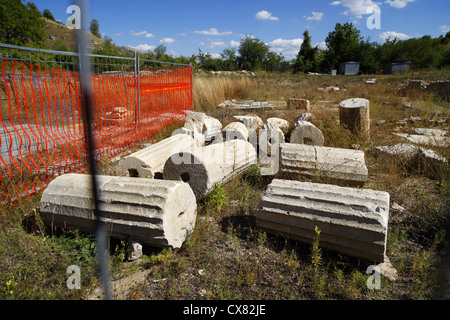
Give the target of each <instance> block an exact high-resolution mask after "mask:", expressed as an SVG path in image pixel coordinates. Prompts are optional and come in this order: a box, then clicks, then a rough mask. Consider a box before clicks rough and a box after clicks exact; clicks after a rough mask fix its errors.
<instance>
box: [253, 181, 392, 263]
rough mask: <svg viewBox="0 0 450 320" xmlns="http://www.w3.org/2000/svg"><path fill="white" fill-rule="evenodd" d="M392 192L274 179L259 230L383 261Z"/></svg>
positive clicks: (259, 215) (261, 204) (260, 215)
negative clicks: (317, 241) (390, 193)
mask: <svg viewBox="0 0 450 320" xmlns="http://www.w3.org/2000/svg"><path fill="white" fill-rule="evenodd" d="M388 219H389V193H387V192H384V191H374V190H369V189H355V188H348V187H338V186H334V185H326V184H318V183H311V182H300V181H290V180H280V179H274V180H273V181H272V183H271V184H270V185H269V186H268V187H267V190H266V193H265V195H264V196H263V197H262V199H261V201H260V202H259V204H258V207H257V210H256V225H257V226H258V227H260V228H262V229H263V230H266V231H267V232H269V233H272V234H279V235H282V236H285V237H286V238H289V239H293V240H298V241H302V242H306V243H312V241H313V240H314V236H315V232H314V230H315V227H317V228H318V229H319V230H320V238H319V246H321V247H323V248H328V249H331V250H335V251H338V252H342V253H344V254H347V255H350V256H354V257H358V258H361V259H364V260H367V261H371V262H372V261H376V262H384V261H385V258H386V239H387V231H388Z"/></svg>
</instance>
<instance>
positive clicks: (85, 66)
mask: <svg viewBox="0 0 450 320" xmlns="http://www.w3.org/2000/svg"><path fill="white" fill-rule="evenodd" d="M77 3H78V6H79V7H80V10H81V25H82V27H81V29H79V30H77V38H78V41H79V43H78V44H79V47H78V48H79V52H78V56H79V59H80V74H81V85H82V89H83V90H82V92H83V97H82V98H83V102H84V120H85V125H86V126H87V127H86V129H85V134H86V140H87V144H88V153H89V154H88V159H89V163H88V165H89V169H90V170H89V171H90V173H91V176H92V196H93V198H94V215H95V238H96V243H97V249H98V252H97V256H98V260H99V269H100V270H99V271H100V278H101V282H102V284H103V290H104V299H105V300H110V299H111V292H110V290H111V288H110V276H109V264H108V260H109V259H108V246H107V243H108V235H107V232H106V226H105V223H104V222H103V221H102V213H101V210H100V209H99V201H98V198H97V196H98V184H97V169H96V163H95V155H94V137H93V126H92V114H91V92H90V86H89V75H90V73H91V65H90V61H89V56H88V50H87V48H88V44H89V39H88V34H87V28H86V27H85V26H86V25H87V23H88V21H89V20H88V19H89V15H88V10H89V7H88V1H87V0H78V2H77Z"/></svg>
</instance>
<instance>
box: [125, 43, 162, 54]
mask: <svg viewBox="0 0 450 320" xmlns="http://www.w3.org/2000/svg"><path fill="white" fill-rule="evenodd" d="M128 47H130V48H133V49H135V50H138V51H142V52H147V51H149V50H155V49H156V47H155V46H151V45H148V44H139V45H137V46H130V45H128Z"/></svg>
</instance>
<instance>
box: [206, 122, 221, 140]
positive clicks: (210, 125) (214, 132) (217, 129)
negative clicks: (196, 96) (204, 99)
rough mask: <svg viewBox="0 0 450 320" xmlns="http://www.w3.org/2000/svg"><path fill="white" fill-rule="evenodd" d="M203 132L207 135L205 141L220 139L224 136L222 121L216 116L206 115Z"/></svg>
mask: <svg viewBox="0 0 450 320" xmlns="http://www.w3.org/2000/svg"><path fill="white" fill-rule="evenodd" d="M202 133H203V135H204V136H205V141H211V140H213V139H214V140H216V141H217V140H220V138H221V137H222V123H221V122H220V121H219V120H218V119H216V118H213V117H210V116H205V122H204V124H203V130H202Z"/></svg>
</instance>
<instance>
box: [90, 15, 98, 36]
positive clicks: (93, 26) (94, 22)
mask: <svg viewBox="0 0 450 320" xmlns="http://www.w3.org/2000/svg"><path fill="white" fill-rule="evenodd" d="M89 30H90V31H91V33H92V34H93V35H94V36H96V37H98V38H101V35H100V24H99V23H98V21H97V19H92V20H91V25H90V26H89Z"/></svg>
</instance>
